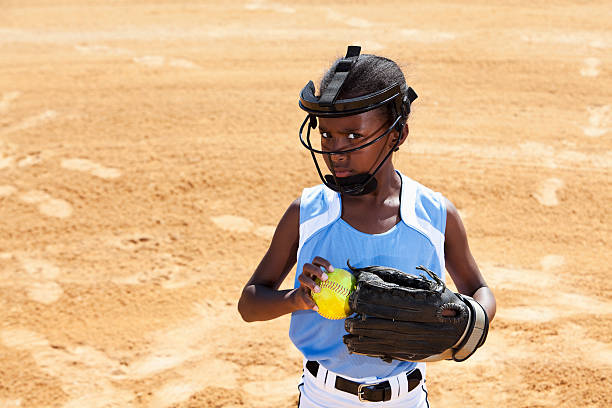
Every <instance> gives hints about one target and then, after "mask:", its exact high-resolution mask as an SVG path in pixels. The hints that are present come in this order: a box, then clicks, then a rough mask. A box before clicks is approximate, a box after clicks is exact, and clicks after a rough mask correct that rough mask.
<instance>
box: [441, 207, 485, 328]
mask: <svg viewBox="0 0 612 408" xmlns="http://www.w3.org/2000/svg"><path fill="white" fill-rule="evenodd" d="M444 256H445V260H446V269H447V270H448V273H449V274H450V276H451V278H452V279H453V282H454V283H455V286H457V290H458V291H459V293H461V294H464V295H468V296H471V297H472V298H473V299H474V300H476V301H477V302H478V303H480V304H481V305H482V307H483V308H484V309H485V311H486V312H487V315H488V317H489V321H491V320H493V317H494V316H495V310H496V303H495V296H494V295H493V292H492V291H491V289H489V287H488V286H487V283H486V282H485V280H484V278H483V276H482V274H481V273H480V270H479V269H478V265H476V261H475V260H474V257H473V256H472V253H471V252H470V247H469V245H468V242H467V235H466V232H465V227H464V226H463V222H462V221H461V217H460V216H459V212H458V211H457V209H456V208H455V206H454V205H453V203H451V202H450V201H448V200H446V232H445V242H444Z"/></svg>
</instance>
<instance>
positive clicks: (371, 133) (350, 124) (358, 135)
mask: <svg viewBox="0 0 612 408" xmlns="http://www.w3.org/2000/svg"><path fill="white" fill-rule="evenodd" d="M389 126H390V122H389V120H388V118H387V117H386V116H384V115H383V114H381V113H380V111H379V110H377V109H375V110H373V111H368V112H364V113H360V114H358V115H353V116H344V117H340V118H322V117H320V118H319V132H320V133H321V150H323V151H328V152H331V151H339V150H348V149H353V148H355V147H359V146H361V145H363V144H365V143H367V142H370V141H372V140H374V139H376V138H377V137H379V136H380V135H381V134H383V133H385V132H386V131H387V130H388V129H389ZM394 136H395V137H397V131H396V130H393V131H391V132H389V134H388V135H387V136H385V137H382V138H381V139H380V140H378V141H377V142H376V143H373V144H372V145H370V146H368V147H365V148H363V149H361V150H357V151H354V152H351V153H345V154H325V155H323V157H324V160H325V164H326V165H327V167H328V168H329V170H330V171H331V172H332V173H333V174H334V175H335V176H336V177H348V176H352V175H356V174H362V173H370V172H372V171H374V169H376V166H378V164H379V163H380V162H381V160H382V159H383V158H384V157H385V155H386V154H387V153H388V152H389V149H391V146H392V143H390V142H392V141H393V137H394ZM389 162H390V161H389Z"/></svg>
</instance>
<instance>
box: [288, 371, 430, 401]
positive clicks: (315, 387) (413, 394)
mask: <svg viewBox="0 0 612 408" xmlns="http://www.w3.org/2000/svg"><path fill="white" fill-rule="evenodd" d="M417 368H418V369H420V370H421V374H422V375H423V379H422V380H421V383H420V384H419V385H417V386H416V387H415V388H414V389H413V390H412V391H410V392H408V380H407V379H406V373H401V374H399V375H396V376H393V377H388V378H381V379H372V380H371V381H364V380H363V379H362V380H356V379H353V378H350V377H344V378H347V379H349V380H353V381H357V382H365V383H378V382H383V381H385V380H386V381H389V384H390V385H391V394H392V396H391V399H390V400H389V401H383V402H369V401H363V402H362V401H359V398H358V397H357V396H356V395H353V394H350V393H348V392H344V391H340V390H338V389H336V388H335V384H336V374H335V373H333V372H332V371H328V370H327V369H325V368H324V367H323V366H322V365H319V371H318V373H317V376H316V377H314V376H313V375H312V374H311V373H310V371H308V369H306V361H304V374H303V375H302V381H301V383H300V384H299V385H298V389H299V391H300V400H299V405H298V408H336V407H338V408H349V407H384V408H400V407H401V408H429V402H428V401H427V387H426V386H425V363H418V364H417Z"/></svg>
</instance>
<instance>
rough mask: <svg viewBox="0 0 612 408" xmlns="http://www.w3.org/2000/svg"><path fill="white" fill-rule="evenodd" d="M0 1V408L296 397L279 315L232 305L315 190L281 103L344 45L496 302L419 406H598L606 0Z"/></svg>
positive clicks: (606, 237)
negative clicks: (392, 64) (379, 79)
mask: <svg viewBox="0 0 612 408" xmlns="http://www.w3.org/2000/svg"><path fill="white" fill-rule="evenodd" d="M1 9H2V11H1V12H0V407H1V408H13V407H58V408H59V407H63V408H87V407H92V408H103V407H127V408H132V407H133V408H139V407H151V408H163V407H175V408H187V407H225V408H230V407H233V408H236V407H270V408H272V407H289V406H295V404H296V402H297V399H298V393H297V387H296V386H297V384H298V382H299V379H300V376H301V374H302V359H301V355H300V354H299V352H298V351H297V350H296V349H295V347H294V346H293V345H292V343H291V342H290V340H289V337H288V327H289V316H283V317H281V318H279V319H276V320H273V321H269V322H262V323H261V322H260V323H250V324H247V323H245V322H244V321H243V320H242V319H241V317H240V315H239V314H238V311H237V309H236V305H237V300H238V298H239V296H240V293H241V291H242V288H243V286H244V284H245V283H246V281H247V280H248V278H249V277H250V276H251V274H252V273H253V271H254V269H255V267H256V265H257V264H258V263H259V261H260V260H261V257H262V256H263V255H264V253H265V251H266V250H267V248H268V244H269V242H270V239H271V237H272V235H273V233H274V230H275V227H276V225H277V223H278V221H279V220H280V217H281V216H282V214H283V213H284V211H285V209H286V208H287V206H288V205H289V204H290V203H291V202H292V201H293V200H294V199H295V198H296V197H298V196H299V195H300V194H301V191H302V189H303V188H304V187H309V186H312V185H315V184H319V183H320V181H319V178H318V176H317V174H316V171H315V169H314V166H313V164H312V161H311V158H310V154H309V153H308V152H307V151H306V150H305V149H304V148H303V147H302V146H301V145H300V143H299V139H298V128H299V125H300V124H301V121H302V120H303V118H304V113H303V112H302V111H301V110H300V109H299V108H298V106H297V99H298V94H299V91H300V90H301V89H302V87H303V86H304V85H305V84H306V82H308V80H311V79H312V80H314V81H315V82H318V80H319V79H320V77H321V76H322V74H323V72H324V71H325V70H326V69H327V68H328V67H329V65H330V64H331V62H332V61H333V60H334V59H335V58H337V57H339V56H341V55H342V54H343V53H344V52H345V50H346V46H347V45H349V44H359V45H361V46H362V47H363V50H362V52H363V53H373V54H378V55H384V56H386V57H389V58H392V59H394V60H395V61H397V62H398V63H400V65H401V66H402V68H403V69H404V72H405V73H406V76H407V79H408V83H409V85H410V86H412V87H413V88H414V89H415V90H416V92H417V93H418V94H419V98H418V99H417V101H416V102H415V103H414V105H413V112H412V114H411V118H410V122H409V123H410V135H409V139H408V141H407V143H406V144H405V145H403V146H402V149H401V150H400V151H399V152H398V153H397V154H396V155H395V158H394V163H395V166H396V168H398V169H400V170H401V171H402V172H403V173H404V174H406V175H408V176H409V177H411V178H413V179H415V180H417V181H419V182H421V183H423V184H425V185H426V186H428V187H430V188H431V189H433V190H435V191H440V192H441V193H442V194H444V195H445V196H446V197H447V198H449V199H450V200H451V201H452V202H453V203H454V204H455V205H456V207H457V208H458V209H459V211H460V213H461V215H462V217H463V220H464V223H465V225H466V228H467V233H468V238H469V242H470V246H471V249H472V252H473V253H474V256H475V258H476V260H477V262H478V265H479V266H480V269H481V271H482V273H483V275H484V277H485V279H486V280H487V283H488V285H489V286H490V287H491V288H492V290H493V292H494V293H495V295H496V298H497V303H498V313H497V316H496V318H495V320H494V321H493V323H492V325H491V330H490V332H489V337H488V340H487V343H486V344H485V345H484V347H483V348H481V349H480V350H479V351H478V352H477V353H476V354H475V355H474V356H473V357H472V358H470V359H469V360H468V361H466V362H463V363H454V362H439V363H432V364H429V365H428V369H427V375H428V378H427V384H428V388H429V398H430V402H431V406H432V407H438V408H440V407H444V408H459V407H494V408H500V407H610V406H612V387H611V386H610V378H611V377H612V343H611V338H612V280H611V277H610V271H611V269H610V265H612V251H611V250H610V241H611V240H612V222H611V219H612V209H611V204H612V185H611V183H612V23H611V21H612V14H611V11H610V2H609V1H597V0H596V1H589V2H583V1H573V2H572V1H562V0H561V1H540V0H535V1H522V2H520V1H512V0H511V1H480V0H473V1H447V2H439V1H432V2H423V1H419V2H412V1H397V0H395V1H389V2H374V1H339V2H322V1H318V0H312V1H308V2H304V1H301V0H300V1H295V2H284V3H283V2H279V1H265V0H261V1H257V0H245V1H237V2H214V1H206V2H180V1H176V2H171V1H165V2H161V1H159V2H158V1H144V0H142V1H140V0H139V1H108V0H105V1H102V0H92V1H83V0H81V1H77V0H57V1H50V0H26V1H16V0H4V1H2V7H1ZM294 273H295V272H292V273H291V274H290V275H289V277H288V278H287V280H286V281H285V282H284V283H283V285H282V287H283V288H288V287H291V285H292V282H293V276H294ZM447 279H449V278H448V276H447Z"/></svg>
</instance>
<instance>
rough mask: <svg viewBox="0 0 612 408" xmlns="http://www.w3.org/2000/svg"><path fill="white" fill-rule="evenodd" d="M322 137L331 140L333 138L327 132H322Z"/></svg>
mask: <svg viewBox="0 0 612 408" xmlns="http://www.w3.org/2000/svg"><path fill="white" fill-rule="evenodd" d="M321 137H322V138H323V139H329V138H330V137H331V136H330V135H329V133H327V132H321Z"/></svg>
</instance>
